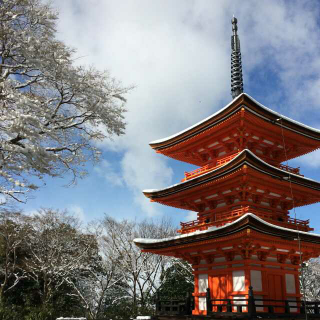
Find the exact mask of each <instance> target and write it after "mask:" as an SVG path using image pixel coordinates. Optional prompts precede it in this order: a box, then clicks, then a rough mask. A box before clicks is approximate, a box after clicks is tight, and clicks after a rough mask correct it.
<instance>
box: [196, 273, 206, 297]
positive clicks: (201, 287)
mask: <svg viewBox="0 0 320 320" xmlns="http://www.w3.org/2000/svg"><path fill="white" fill-rule="evenodd" d="M198 277H199V278H198V283H199V288H198V290H199V292H200V293H202V292H206V291H207V289H208V275H207V274H199V276H198Z"/></svg>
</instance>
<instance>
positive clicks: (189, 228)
mask: <svg viewBox="0 0 320 320" xmlns="http://www.w3.org/2000/svg"><path fill="white" fill-rule="evenodd" d="M248 212H250V213H253V214H255V215H256V216H258V217H259V218H261V219H263V220H265V221H266V222H270V223H272V224H274V225H277V226H280V227H284V228H289V229H294V230H299V231H305V232H308V231H312V230H313V228H310V227H309V220H300V219H293V218H290V217H284V218H281V219H283V221H280V220H279V218H277V217H276V216H275V214H274V213H272V212H261V211H258V210H255V209H251V208H250V207H244V208H240V209H236V210H232V211H229V212H226V213H220V214H219V216H218V220H215V221H212V219H213V218H211V217H210V216H207V217H205V218H200V219H197V220H193V221H189V222H180V225H181V229H180V230H178V232H179V233H181V234H184V233H190V232H194V231H196V230H207V229H208V228H209V227H221V226H223V225H225V224H226V223H230V222H233V221H235V220H237V219H238V218H240V217H241V216H243V215H244V214H246V213H248Z"/></svg>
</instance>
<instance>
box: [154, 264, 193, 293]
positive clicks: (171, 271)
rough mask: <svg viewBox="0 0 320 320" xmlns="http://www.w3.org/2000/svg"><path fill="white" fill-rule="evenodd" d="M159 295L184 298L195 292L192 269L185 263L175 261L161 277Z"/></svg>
mask: <svg viewBox="0 0 320 320" xmlns="http://www.w3.org/2000/svg"><path fill="white" fill-rule="evenodd" d="M161 282H162V284H161V286H160V288H159V289H158V291H157V292H158V294H159V295H160V296H162V297H184V296H185V295H186V294H187V293H188V292H193V290H194V280H193V274H192V267H191V266H190V265H189V264H188V263H187V262H184V261H179V260H174V261H173V264H172V265H171V266H170V267H169V268H167V269H166V270H165V271H164V272H163V274H162V276H161Z"/></svg>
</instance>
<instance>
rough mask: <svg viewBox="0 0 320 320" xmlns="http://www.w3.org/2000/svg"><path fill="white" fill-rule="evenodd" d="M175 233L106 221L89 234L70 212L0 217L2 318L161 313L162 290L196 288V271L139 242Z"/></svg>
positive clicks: (161, 226) (163, 225)
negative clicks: (146, 250)
mask: <svg viewBox="0 0 320 320" xmlns="http://www.w3.org/2000/svg"><path fill="white" fill-rule="evenodd" d="M174 233H175V231H174V228H173V227H172V226H171V224H170V223H168V222H166V221H164V220H163V221H161V222H159V223H154V222H148V221H143V222H132V221H128V220H122V221H120V222H118V221H116V220H114V219H112V218H110V217H108V216H105V217H104V219H103V220H102V221H98V222H96V223H93V224H92V225H90V226H89V227H86V228H83V227H82V226H81V224H80V222H79V221H78V220H77V219H76V218H75V217H72V216H71V215H69V214H68V213H66V212H60V211H56V210H51V209H42V210H39V211H38V212H37V213H35V214H33V215H32V216H28V215H24V214H23V213H21V212H12V211H11V212H8V211H6V212H1V213H0V281H1V282H0V319H5V320H9V319H10V320H18V319H19V320H51V319H52V320H55V319H56V318H58V317H68V316H69V317H70V316H74V317H80V316H85V317H87V319H130V318H133V317H135V316H137V315H139V314H140V315H143V314H152V313H153V312H154V298H155V292H156V291H158V292H161V294H162V295H167V296H168V295H169V296H177V295H181V293H185V292H187V291H191V290H193V277H192V272H191V267H190V266H189V265H188V264H185V263H183V262H181V261H178V260H176V259H171V258H168V257H163V256H158V255H152V254H148V253H142V252H141V251H140V249H139V248H137V247H136V246H135V245H134V243H133V241H132V240H133V239H134V238H138V237H150V238H163V237H168V236H171V235H173V234H174Z"/></svg>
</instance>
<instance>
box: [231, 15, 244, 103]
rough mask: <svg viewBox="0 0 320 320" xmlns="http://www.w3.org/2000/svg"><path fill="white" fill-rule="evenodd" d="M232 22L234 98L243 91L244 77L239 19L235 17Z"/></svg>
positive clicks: (232, 90) (232, 87)
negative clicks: (238, 33)
mask: <svg viewBox="0 0 320 320" xmlns="http://www.w3.org/2000/svg"><path fill="white" fill-rule="evenodd" d="M231 22H232V31H233V35H232V36H231V50H232V52H231V95H232V98H233V99H234V98H236V97H237V96H238V95H239V94H241V93H242V92H243V79H242V64H241V52H240V40H239V37H238V35H237V30H238V26H237V22H238V21H237V19H236V18H235V17H233V18H232V20H231Z"/></svg>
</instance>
